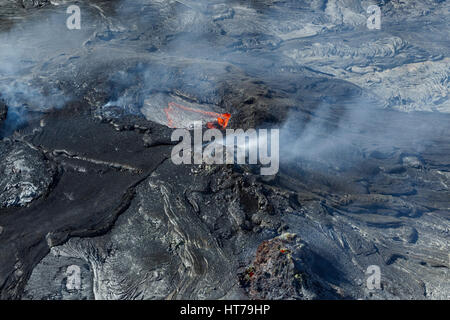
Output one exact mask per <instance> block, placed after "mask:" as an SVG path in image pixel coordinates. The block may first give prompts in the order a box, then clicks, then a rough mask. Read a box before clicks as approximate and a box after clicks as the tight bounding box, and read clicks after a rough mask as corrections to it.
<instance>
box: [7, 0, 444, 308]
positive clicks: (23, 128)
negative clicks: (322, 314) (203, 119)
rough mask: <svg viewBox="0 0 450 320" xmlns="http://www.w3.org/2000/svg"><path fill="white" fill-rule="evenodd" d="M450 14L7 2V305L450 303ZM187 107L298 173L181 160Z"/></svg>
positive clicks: (338, 5)
mask: <svg viewBox="0 0 450 320" xmlns="http://www.w3.org/2000/svg"><path fill="white" fill-rule="evenodd" d="M70 5H76V6H78V7H79V8H80V13H81V17H82V19H81V26H80V29H69V28H68V25H67V19H68V18H69V16H70V13H67V12H66V9H67V7H68V6H70ZM370 5H377V6H378V7H379V8H380V9H381V14H382V17H381V28H380V29H369V28H368V26H367V18H368V15H369V14H368V13H367V7H369V6H370ZM449 10H450V2H449V1H438V0H420V1H419V0H417V1H416V0H410V1H397V0H390V1H389V0H383V1H375V0H374V1H369V0H367V1H356V0H313V1H306V0H305V1H302V0H300V1H289V0H285V1H283V0H279V1H275V0H258V1H239V0H229V1H225V0H213V1H203V0H201V1H191V0H167V1H156V0H155V1H151V0H147V1H144V0H134V1H131V0H111V1H106V0H104V1H101V0H95V1H87V0H86V1H81V0H78V1H69V0H64V1H63V0H51V1H47V0H17V1H10V0H0V43H1V49H0V139H1V140H0V298H1V299H56V300H58V299H198V300H202V299H448V298H449V297H450V283H449V282H448V279H449V267H450V266H449V263H450V261H449V258H450V257H449V252H450V250H449V249H450V233H449V232H450V191H449V186H450V137H449V132H450V103H449V99H448V89H449V82H448V78H449V71H450V63H449V59H450V45H449V41H448V39H450V36H449V32H450V31H449V28H448V19H449V18H450V13H449ZM168 103H169V104H170V103H172V104H174V103H177V104H179V105H186V106H194V107H195V108H196V110H201V112H203V113H202V114H208V112H209V113H211V112H215V113H218V114H226V113H229V114H231V118H230V121H229V123H228V127H229V128H232V129H245V130H246V129H250V128H276V129H279V130H280V168H279V172H278V173H277V174H275V175H271V176H263V175H260V170H259V168H258V166H254V165H237V164H235V165H231V164H228V165H219V164H213V165H208V164H198V165H194V164H193V165H188V164H185V165H176V164H174V163H173V161H172V159H171V152H172V149H173V147H174V145H175V144H176V143H177V142H173V141H171V134H172V132H173V130H174V129H173V128H171V127H170V125H169V122H168V121H169V119H168V118H166V116H167V114H166V113H165V112H164V108H167V106H168ZM194 107H192V108H194ZM205 110H206V111H205ZM171 112H172V114H171V117H178V118H179V119H178V120H180V121H182V120H185V119H184V116H182V115H177V114H176V112H177V111H176V109H175V111H173V110H172V111H171ZM373 266H376V267H378V268H379V270H380V272H381V275H380V280H381V282H380V286H379V287H376V288H373V287H370V285H369V284H368V278H369V277H370V276H371V273H367V272H368V270H373ZM371 268H372V269H371ZM76 277H78V278H76ZM74 279H75V280H74Z"/></svg>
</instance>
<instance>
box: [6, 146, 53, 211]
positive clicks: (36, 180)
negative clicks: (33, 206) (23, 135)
mask: <svg viewBox="0 0 450 320" xmlns="http://www.w3.org/2000/svg"><path fill="white" fill-rule="evenodd" d="M0 172H1V176H2V179H1V181H0V191H1V193H0V207H1V208H7V207H13V206H24V205H26V204H28V203H30V202H31V201H33V200H34V199H36V198H38V197H40V196H42V195H44V194H45V193H47V192H48V191H49V190H48V189H49V187H50V184H51V183H52V181H53V176H54V174H55V171H54V168H52V167H51V165H50V164H49V163H48V161H46V159H45V158H44V157H43V155H42V153H40V152H39V151H38V150H35V149H32V148H30V147H29V146H27V145H25V144H22V143H18V142H13V141H10V140H3V141H2V142H1V143H0Z"/></svg>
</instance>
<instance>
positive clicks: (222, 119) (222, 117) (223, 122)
mask: <svg viewBox="0 0 450 320" xmlns="http://www.w3.org/2000/svg"><path fill="white" fill-rule="evenodd" d="M176 108H178V109H181V110H184V111H189V112H195V113H200V114H203V115H206V116H208V117H212V118H214V119H215V121H216V122H217V124H218V125H219V126H220V127H221V128H222V129H225V128H226V127H227V126H228V122H229V121H230V118H231V114H229V113H217V112H211V111H204V110H199V109H194V108H190V107H186V106H183V105H181V104H178V103H175V102H169V103H168V106H167V108H165V109H164V112H165V113H166V117H167V125H168V126H169V127H170V128H173V127H174V125H173V119H172V118H171V116H170V114H171V113H172V112H176ZM206 125H207V127H208V128H210V129H212V128H216V126H215V123H214V122H213V121H210V122H207V123H206Z"/></svg>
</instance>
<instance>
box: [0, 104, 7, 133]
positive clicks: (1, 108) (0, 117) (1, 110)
mask: <svg viewBox="0 0 450 320" xmlns="http://www.w3.org/2000/svg"><path fill="white" fill-rule="evenodd" d="M7 113H8V108H7V107H6V104H5V103H4V102H3V101H1V100H0V128H1V125H2V122H3V121H4V120H5V119H6V115H7Z"/></svg>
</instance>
